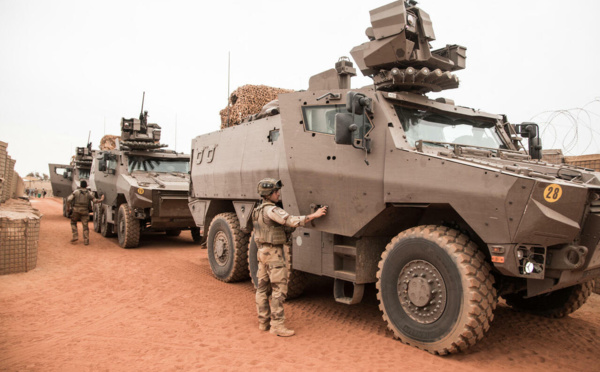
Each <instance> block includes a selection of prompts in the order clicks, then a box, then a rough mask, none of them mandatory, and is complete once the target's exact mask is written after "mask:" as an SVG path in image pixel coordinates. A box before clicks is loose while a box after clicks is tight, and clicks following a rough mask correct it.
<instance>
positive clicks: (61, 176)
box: [48, 141, 93, 217]
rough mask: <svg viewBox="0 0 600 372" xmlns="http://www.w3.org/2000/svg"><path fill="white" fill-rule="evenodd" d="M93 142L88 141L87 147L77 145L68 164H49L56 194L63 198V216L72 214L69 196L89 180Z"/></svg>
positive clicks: (53, 191)
mask: <svg viewBox="0 0 600 372" xmlns="http://www.w3.org/2000/svg"><path fill="white" fill-rule="evenodd" d="M92 156H93V150H92V143H91V142H89V141H88V144H87V146H86V147H77V148H76V150H75V155H74V156H73V158H72V159H71V162H70V163H69V164H68V165H67V164H48V167H49V168H50V183H51V185H52V193H53V194H54V196H58V197H62V198H63V216H64V217H68V216H69V215H70V214H71V206H70V205H69V203H67V197H68V196H69V195H71V193H72V192H73V191H75V190H76V189H77V188H78V187H79V185H80V182H81V181H83V180H85V181H89V178H90V169H91V167H92Z"/></svg>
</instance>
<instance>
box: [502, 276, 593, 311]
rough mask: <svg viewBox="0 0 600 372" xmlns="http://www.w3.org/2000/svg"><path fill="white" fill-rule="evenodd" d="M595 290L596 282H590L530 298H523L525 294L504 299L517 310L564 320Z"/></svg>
mask: <svg viewBox="0 0 600 372" xmlns="http://www.w3.org/2000/svg"><path fill="white" fill-rule="evenodd" d="M593 288H594V282H593V281H589V282H585V283H582V284H577V285H574V286H572V287H567V288H563V289H559V290H557V291H554V292H550V293H546V294H542V295H539V296H535V297H530V298H523V295H524V294H523V293H511V294H509V295H504V296H502V297H504V299H505V300H506V303H507V304H508V305H509V306H511V307H512V308H513V309H515V310H520V311H526V312H528V313H532V314H536V315H541V316H545V317H547V318H564V317H565V316H567V315H569V314H571V313H572V312H574V311H575V310H577V309H579V308H580V307H581V306H583V304H585V302H586V301H587V299H588V297H590V295H591V294H592V290H593Z"/></svg>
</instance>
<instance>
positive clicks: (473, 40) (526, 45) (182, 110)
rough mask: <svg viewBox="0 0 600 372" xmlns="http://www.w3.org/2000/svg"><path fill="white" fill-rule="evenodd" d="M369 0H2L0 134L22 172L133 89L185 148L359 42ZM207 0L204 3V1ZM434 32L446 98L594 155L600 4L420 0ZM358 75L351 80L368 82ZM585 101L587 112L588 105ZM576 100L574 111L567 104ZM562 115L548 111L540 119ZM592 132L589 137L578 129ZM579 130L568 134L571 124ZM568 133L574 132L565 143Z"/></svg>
mask: <svg viewBox="0 0 600 372" xmlns="http://www.w3.org/2000/svg"><path fill="white" fill-rule="evenodd" d="M387 3H389V1H388V0H377V1H375V0H372V1H365V0H362V1H355V0H346V1H330V0H318V1H315V0H303V1H286V0H278V1H275V0H273V1H270V0H262V1H233V0H221V1H214V2H200V1H177V0H171V1H147V0H146V1H141V0H140V1H129V0H119V1H87V0H69V1H68V0H64V1H61V0H52V1H42V0H0V140H1V141H4V142H8V143H9V146H8V153H9V155H10V156H11V157H12V158H13V159H16V160H17V163H16V170H17V172H19V174H20V175H21V176H25V175H26V174H27V173H28V172H31V171H37V172H40V173H48V163H63V164H68V163H69V160H70V158H71V156H72V155H73V154H74V149H75V147H77V146H85V144H86V141H87V139H88V134H89V132H90V131H91V141H92V143H93V148H97V147H98V144H99V141H100V139H101V138H102V136H103V135H104V134H115V135H118V134H120V128H119V123H120V119H121V117H126V118H130V117H137V116H138V115H139V112H140V106H141V99H142V92H143V91H145V92H146V102H145V109H147V110H148V111H149V114H150V121H151V122H156V123H158V124H159V125H160V126H161V127H162V129H163V130H162V141H161V142H163V143H167V144H169V145H170V146H169V147H170V148H171V149H176V150H177V151H179V152H186V153H189V152H190V146H191V140H192V138H193V137H195V136H197V135H200V134H204V133H207V132H211V131H215V130H218V129H219V126H220V117H219V111H220V110H221V109H223V108H224V107H225V106H226V105H227V92H228V87H227V59H228V57H227V56H228V53H229V52H230V53H231V83H230V87H231V88H230V89H231V91H233V90H234V89H236V88H237V87H238V86H241V85H244V84H264V85H269V86H274V87H280V88H287V89H296V90H299V89H306V88H308V79H309V78H310V76H312V75H314V74H316V73H319V72H321V71H324V70H327V69H329V68H332V67H333V65H334V63H335V62H336V61H337V60H338V58H339V57H340V56H350V54H349V51H350V49H352V47H354V46H356V45H359V44H361V43H363V42H365V41H367V39H366V37H365V35H364V31H365V29H366V28H367V27H368V26H370V23H369V13H368V11H369V10H371V9H374V8H377V7H379V6H382V5H385V4H387ZM206 4H210V6H207V5H206ZM419 6H420V7H421V8H422V9H423V10H425V11H426V12H428V13H429V15H430V16H431V19H432V21H433V27H434V30H435V34H436V37H437V40H436V41H434V42H433V43H432V44H433V47H434V48H439V47H443V46H444V45H446V44H459V45H463V46H466V47H467V68H466V69H465V70H463V71H459V72H457V75H458V76H459V78H460V80H461V86H460V87H459V88H458V89H455V90H448V91H445V92H443V93H442V94H438V95H433V97H437V96H440V95H441V96H445V97H448V98H452V99H454V100H455V102H456V104H457V105H461V106H468V107H473V108H478V109H482V110H484V111H487V112H491V113H497V114H506V115H507V116H508V118H509V121H511V122H512V123H519V122H523V121H530V120H532V119H534V120H536V121H538V122H540V123H544V122H547V121H551V123H550V125H547V124H545V125H542V130H545V132H544V147H545V148H561V147H563V146H566V147H567V150H570V153H571V154H572V155H579V154H581V153H584V152H585V153H600V101H599V99H600V92H599V89H600V88H599V87H600V68H599V67H598V60H600V42H599V41H598V38H599V36H600V22H598V20H597V17H598V16H599V15H600V1H597V0H571V1H564V0H562V1H555V0H543V1H542V0H540V1H533V0H520V1H509V0H504V1H482V0H454V1H449V0H423V1H420V2H419ZM370 82H371V80H370V79H369V78H366V77H363V76H361V75H360V72H359V76H358V77H355V78H354V79H353V83H352V85H353V87H360V86H364V85H367V84H370ZM586 105H587V106H586ZM584 106H585V111H577V110H573V109H575V108H582V107H584ZM558 110H569V111H562V112H561V113H560V114H558V115H554V116H553V115H551V114H549V113H553V112H557V111H558ZM590 128H593V131H590ZM576 130H577V131H576ZM575 133H577V134H578V137H573V136H574V134H575Z"/></svg>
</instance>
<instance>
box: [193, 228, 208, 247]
mask: <svg viewBox="0 0 600 372" xmlns="http://www.w3.org/2000/svg"><path fill="white" fill-rule="evenodd" d="M190 232H191V234H192V240H193V241H194V244H200V245H202V248H206V239H204V237H203V236H202V234H200V228H199V227H192V228H191V229H190Z"/></svg>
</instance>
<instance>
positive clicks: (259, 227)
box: [252, 202, 287, 245]
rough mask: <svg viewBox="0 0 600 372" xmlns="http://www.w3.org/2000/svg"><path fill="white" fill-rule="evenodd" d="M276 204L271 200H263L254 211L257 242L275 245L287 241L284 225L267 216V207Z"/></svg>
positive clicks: (255, 238)
mask: <svg viewBox="0 0 600 372" xmlns="http://www.w3.org/2000/svg"><path fill="white" fill-rule="evenodd" d="M269 206H275V204H273V203H271V202H263V203H262V204H261V205H259V206H258V207H256V208H255V209H254V211H253V212H252V222H254V240H255V241H256V242H257V243H269V244H273V245H282V244H285V243H286V242H287V235H286V233H285V230H284V228H283V225H280V224H278V223H277V222H275V221H273V220H271V219H270V218H268V217H266V216H265V207H269Z"/></svg>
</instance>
